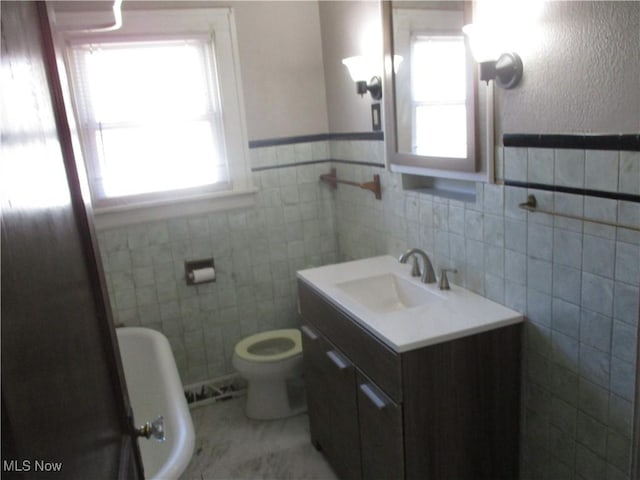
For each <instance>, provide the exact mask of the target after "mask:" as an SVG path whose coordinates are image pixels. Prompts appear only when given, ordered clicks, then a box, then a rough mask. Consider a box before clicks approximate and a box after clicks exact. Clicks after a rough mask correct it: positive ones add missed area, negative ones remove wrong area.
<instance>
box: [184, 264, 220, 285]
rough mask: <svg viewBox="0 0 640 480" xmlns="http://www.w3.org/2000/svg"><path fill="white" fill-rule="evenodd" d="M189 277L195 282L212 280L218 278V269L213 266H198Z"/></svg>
mask: <svg viewBox="0 0 640 480" xmlns="http://www.w3.org/2000/svg"><path fill="white" fill-rule="evenodd" d="M189 278H190V279H191V281H192V282H193V283H202V282H212V281H214V280H215V279H216V271H215V270H214V268H213V267H207V268H198V269H195V270H192V271H191V273H190V274H189Z"/></svg>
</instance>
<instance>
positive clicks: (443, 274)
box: [438, 268, 458, 290]
mask: <svg viewBox="0 0 640 480" xmlns="http://www.w3.org/2000/svg"><path fill="white" fill-rule="evenodd" d="M447 272H451V273H458V270H456V269H455V268H443V269H441V270H440V281H439V282H438V288H439V289H440V290H451V287H449V279H448V278H447Z"/></svg>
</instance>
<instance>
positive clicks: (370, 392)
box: [360, 383, 387, 410]
mask: <svg viewBox="0 0 640 480" xmlns="http://www.w3.org/2000/svg"><path fill="white" fill-rule="evenodd" d="M360 390H362V393H364V394H365V396H366V397H367V398H368V399H369V400H371V403H373V404H374V405H375V407H376V408H377V409H378V410H382V409H383V408H384V407H386V406H387V402H385V401H384V399H383V398H382V397H381V396H380V395H379V394H378V393H377V392H375V391H374V389H373V388H371V386H369V385H367V384H366V383H361V384H360Z"/></svg>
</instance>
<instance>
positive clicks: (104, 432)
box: [0, 2, 143, 480]
mask: <svg viewBox="0 0 640 480" xmlns="http://www.w3.org/2000/svg"><path fill="white" fill-rule="evenodd" d="M0 15H1V31H2V88H1V93H0V96H1V100H2V152H1V157H0V158H1V160H0V161H1V162H2V163H1V166H2V171H1V182H2V189H1V192H2V272H1V273H2V307H1V308H2V317H1V322H2V324H1V326H2V359H1V360H2V363H1V365H2V455H3V458H2V460H3V462H2V476H3V478H12V477H14V478H38V477H43V476H46V477H47V478H50V477H51V475H52V473H55V472H59V473H58V475H57V477H58V478H65V479H76V478H77V479H88V478H91V479H96V480H97V479H116V478H123V479H126V478H132V479H135V478H142V477H143V473H142V467H141V461H140V457H139V451H138V446H137V441H136V440H135V438H134V436H133V431H132V426H131V418H132V414H131V408H130V406H129V402H128V397H127V394H126V388H125V384H124V377H123V374H122V366H121V364H120V359H119V354H118V349H117V343H116V340H115V330H114V328H113V323H112V320H111V313H110V310H109V304H108V300H107V296H106V292H105V289H104V281H103V275H102V271H101V267H100V264H99V262H98V261H97V259H98V252H97V247H96V244H95V241H94V237H93V234H92V225H91V220H90V213H88V212H87V207H86V205H87V204H88V202H86V201H85V198H84V197H83V195H82V190H81V186H80V182H81V181H80V178H82V177H81V175H82V172H81V171H79V170H78V169H79V167H78V165H76V159H74V155H73V149H72V143H71V133H70V129H69V126H68V123H67V117H66V112H65V111H64V104H63V101H62V94H61V86H60V81H59V78H58V74H57V70H56V61H55V54H54V51H53V47H52V41H51V32H50V30H49V23H48V19H47V13H46V8H45V5H44V4H43V3H40V2H38V3H36V2H2V11H1V13H0Z"/></svg>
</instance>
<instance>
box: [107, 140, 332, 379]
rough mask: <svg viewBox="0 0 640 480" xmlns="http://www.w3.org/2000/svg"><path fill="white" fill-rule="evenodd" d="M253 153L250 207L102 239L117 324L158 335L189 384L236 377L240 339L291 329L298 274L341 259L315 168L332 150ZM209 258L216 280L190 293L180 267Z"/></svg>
mask: <svg viewBox="0 0 640 480" xmlns="http://www.w3.org/2000/svg"><path fill="white" fill-rule="evenodd" d="M250 152H251V161H252V168H253V169H254V173H253V180H254V184H255V186H256V187H257V188H258V193H257V195H256V205H255V207H254V208H249V209H237V210H229V211H226V212H216V213H211V214H207V215H198V216H190V217H186V218H177V219H170V220H164V221H155V222H151V223H147V224H144V225H135V226H129V227H122V228H116V229H110V230H105V231H101V232H99V244H100V249H101V252H102V256H103V264H104V268H105V273H106V279H107V286H108V290H109V294H110V299H111V304H112V309H113V312H114V317H115V321H116V322H121V323H124V324H125V325H127V326H134V325H142V326H146V327H150V328H154V329H157V330H160V331H162V332H164V334H165V335H166V336H167V337H168V339H169V341H170V343H171V346H172V348H173V352H174V355H175V358H176V361H177V364H178V368H179V371H180V374H181V378H182V381H183V382H184V383H185V384H189V383H193V382H198V381H202V380H206V379H210V378H216V377H220V376H223V375H226V374H229V373H232V372H233V371H234V370H233V367H232V365H231V355H232V353H233V347H234V345H235V344H236V343H237V342H238V341H239V340H240V339H241V338H243V337H245V336H247V335H250V334H253V333H257V332H258V331H263V330H270V329H275V328H287V327H291V326H295V325H297V324H298V323H299V320H298V313H297V303H296V302H297V300H296V283H295V272H296V271H297V270H299V269H301V268H305V267H308V266H312V265H320V264H324V263H332V262H334V261H335V260H336V258H337V243H336V234H335V226H334V213H333V200H332V196H333V194H332V192H330V191H329V190H328V189H327V188H325V186H324V185H321V184H320V183H319V182H318V176H319V175H320V174H322V173H327V171H328V164H327V163H313V162H317V161H318V160H323V161H325V162H326V159H327V158H329V143H328V142H327V141H323V142H313V143H301V144H295V145H284V146H277V147H264V148H259V149H252V150H251V151H250ZM303 162H308V163H303ZM268 167H280V168H268ZM207 257H213V258H214V262H215V268H216V275H217V280H216V282H215V283H208V284H202V285H199V286H187V285H186V284H185V280H184V262H185V260H193V259H201V258H207Z"/></svg>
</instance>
